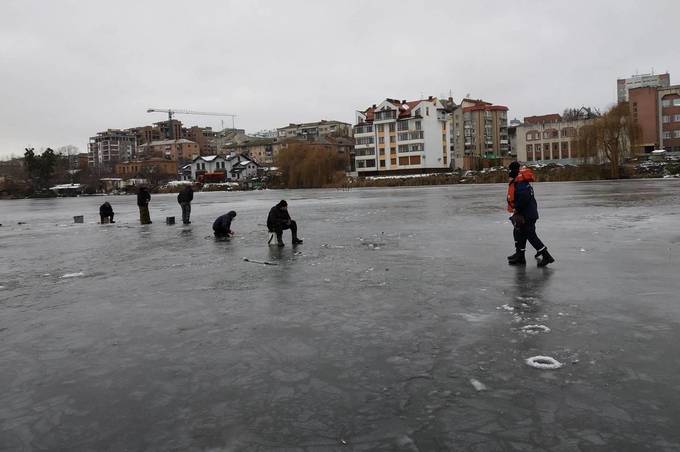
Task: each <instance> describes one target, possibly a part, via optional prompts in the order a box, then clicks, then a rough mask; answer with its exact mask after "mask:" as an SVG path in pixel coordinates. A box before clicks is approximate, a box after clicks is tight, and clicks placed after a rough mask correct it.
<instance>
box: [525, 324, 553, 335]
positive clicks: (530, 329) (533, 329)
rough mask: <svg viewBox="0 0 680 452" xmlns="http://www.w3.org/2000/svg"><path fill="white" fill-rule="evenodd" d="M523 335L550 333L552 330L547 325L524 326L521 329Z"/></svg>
mask: <svg viewBox="0 0 680 452" xmlns="http://www.w3.org/2000/svg"><path fill="white" fill-rule="evenodd" d="M520 330H522V332H523V333H527V334H538V333H549V332H550V328H548V327H547V326H545V325H524V326H523V327H522V328H520Z"/></svg>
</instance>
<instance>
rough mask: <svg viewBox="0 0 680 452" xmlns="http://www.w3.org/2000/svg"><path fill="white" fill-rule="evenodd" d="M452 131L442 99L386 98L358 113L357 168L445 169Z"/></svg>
mask: <svg viewBox="0 0 680 452" xmlns="http://www.w3.org/2000/svg"><path fill="white" fill-rule="evenodd" d="M449 134H450V127H449V121H448V113H447V111H446V108H445V107H444V105H443V104H442V102H441V101H440V100H439V99H437V98H435V97H431V96H430V97H428V98H427V99H423V100H414V101H408V102H407V101H406V100H401V101H399V100H396V99H385V100H384V101H382V102H381V103H380V104H377V105H373V106H371V107H369V108H367V109H365V110H364V111H358V112H357V114H356V125H355V126H354V140H355V144H354V168H355V169H356V171H357V173H358V174H359V175H360V176H369V175H376V174H388V173H397V174H398V173H416V172H422V171H423V170H429V171H432V170H435V171H436V170H445V169H447V168H449V165H450V164H451V161H450V155H449Z"/></svg>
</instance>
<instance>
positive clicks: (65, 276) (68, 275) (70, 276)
mask: <svg viewBox="0 0 680 452" xmlns="http://www.w3.org/2000/svg"><path fill="white" fill-rule="evenodd" d="M79 276H85V273H83V272H77V273H66V274H65V275H62V276H61V277H62V278H78V277H79Z"/></svg>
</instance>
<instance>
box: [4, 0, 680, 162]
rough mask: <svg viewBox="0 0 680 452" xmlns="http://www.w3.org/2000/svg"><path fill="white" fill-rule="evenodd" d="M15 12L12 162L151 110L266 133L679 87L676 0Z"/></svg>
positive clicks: (136, 121) (163, 4)
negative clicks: (666, 79) (401, 107)
mask: <svg viewBox="0 0 680 452" xmlns="http://www.w3.org/2000/svg"><path fill="white" fill-rule="evenodd" d="M0 11H1V12H0V157H6V156H8V155H9V154H12V153H13V154H21V153H23V149H24V147H26V146H29V145H30V146H34V147H35V148H36V149H40V148H43V147H47V146H50V147H53V148H56V147H59V146H63V145H67V144H73V145H76V146H78V147H79V148H80V149H81V151H82V152H85V151H86V150H87V141H88V137H90V136H92V135H94V134H95V133H96V132H98V131H101V130H105V129H107V128H126V127H133V126H140V125H145V124H149V123H151V122H154V121H160V120H162V119H163V118H164V116H163V115H162V114H149V113H146V109H147V108H148V107H158V108H167V107H173V108H184V109H190V110H199V111H216V112H224V113H234V114H237V115H238V117H237V118H236V126H237V127H239V128H245V129H246V130H247V131H248V132H255V131H258V130H261V129H273V128H276V127H282V126H284V125H287V124H288V123H290V122H306V121H315V120H319V119H338V120H343V121H347V122H352V121H353V120H354V112H355V110H357V109H363V108H365V107H366V106H369V105H371V104H373V103H378V102H379V101H380V100H382V99H384V98H385V97H394V98H398V99H409V100H410V99H418V98H420V96H421V95H423V96H428V95H434V96H441V95H445V96H448V95H449V92H450V93H451V94H452V95H453V98H454V100H455V101H457V102H458V101H460V99H461V98H462V97H464V96H465V95H466V94H468V93H469V94H470V95H471V96H472V97H475V98H483V99H485V100H488V101H491V102H494V103H498V104H502V105H507V106H508V107H509V108H510V113H509V116H510V118H513V117H517V118H522V117H523V116H528V115H534V114H546V113H552V112H561V111H562V110H563V109H564V108H565V107H568V106H580V105H593V106H597V107H600V108H605V107H607V106H608V105H610V104H611V103H613V102H614V101H615V99H616V79H617V78H618V77H624V76H629V75H631V74H632V73H635V72H636V71H639V72H641V73H642V72H649V71H651V69H652V68H654V70H655V71H656V72H665V71H669V72H670V73H671V83H680V58H678V50H677V49H678V46H677V42H678V36H677V30H678V19H677V18H678V17H680V1H677V0H667V1H663V0H658V1H654V0H648V1H644V2H642V1H639V0H637V1H627V0H616V1H595V0H588V1H580V0H579V1H574V0H570V1H560V2H557V1H544V0H536V1H521V0H520V1H517V0H516V1H507V0H504V1H475V0H466V1H452V0H447V1H416V0H411V1H397V0H388V1H351V0H335V1H323V0H314V1H311V0H310V1H284V0H272V1H251V0H241V1H228V0H216V1H193V2H189V1H169V0H164V1H139V0H137V1H128V0H116V1H110V0H108V1H98V0H91V1H79V0H78V1H75V0H73V1H65V0H64V1H62V0H53V1H47V0H45V1H37V0H16V1H14V0H2V4H1V9H0ZM178 118H179V119H181V120H182V121H183V122H184V123H185V124H186V125H206V126H213V127H214V128H219V126H220V118H212V117H206V116H181V117H178ZM224 121H225V124H228V125H230V122H231V120H230V119H229V118H224Z"/></svg>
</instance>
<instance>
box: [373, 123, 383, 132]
mask: <svg viewBox="0 0 680 452" xmlns="http://www.w3.org/2000/svg"><path fill="white" fill-rule="evenodd" d="M375 130H376V131H378V132H384V131H385V124H378V125H376V126H375Z"/></svg>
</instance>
